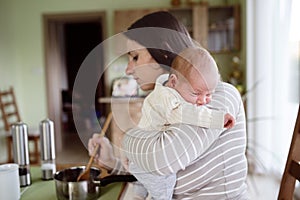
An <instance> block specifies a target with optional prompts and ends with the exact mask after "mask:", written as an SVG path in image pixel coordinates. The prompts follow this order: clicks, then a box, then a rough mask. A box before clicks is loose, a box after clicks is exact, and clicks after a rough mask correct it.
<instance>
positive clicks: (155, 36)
mask: <svg viewBox="0 0 300 200" xmlns="http://www.w3.org/2000/svg"><path fill="white" fill-rule="evenodd" d="M124 34H125V35H126V36H127V37H128V38H129V39H131V40H134V41H136V42H138V43H139V44H141V45H143V46H145V47H146V48H147V49H148V51H149V53H150V54H151V56H152V57H153V58H154V59H155V61H156V62H158V63H159V64H161V65H162V67H164V68H165V69H168V70H169V67H170V66H171V63H172V61H173V60H174V58H175V57H176V56H177V54H179V53H180V52H181V51H182V50H183V49H185V48H187V47H191V46H195V44H194V41H193V40H192V38H191V36H190V34H189V33H188V31H187V29H186V27H185V26H184V25H183V24H182V23H181V22H180V21H178V20H177V19H176V18H175V17H174V16H173V15H172V14H170V13H169V12H166V11H158V12H154V13H150V14H148V15H145V16H143V17H142V18H140V19H138V20H137V21H135V22H134V23H133V24H132V25H131V26H130V27H129V28H128V31H127V32H124Z"/></svg>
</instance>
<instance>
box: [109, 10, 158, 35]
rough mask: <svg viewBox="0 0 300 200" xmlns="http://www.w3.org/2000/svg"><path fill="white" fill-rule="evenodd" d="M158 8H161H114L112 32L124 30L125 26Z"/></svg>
mask: <svg viewBox="0 0 300 200" xmlns="http://www.w3.org/2000/svg"><path fill="white" fill-rule="evenodd" d="M159 10H162V9H137V10H116V11H115V13H114V24H115V27H114V32H115V33H120V32H122V31H126V30H127V28H128V27H129V26H130V25H131V24H132V23H133V22H135V21H136V20H137V19H139V18H141V17H143V16H144V15H146V14H149V13H152V12H155V11H159Z"/></svg>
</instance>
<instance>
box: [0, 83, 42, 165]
mask: <svg viewBox="0 0 300 200" xmlns="http://www.w3.org/2000/svg"><path fill="white" fill-rule="evenodd" d="M0 109H1V113H2V115H1V117H2V120H3V123H4V129H5V131H6V134H7V137H6V139H7V153H8V160H7V162H13V155H12V152H13V151H12V143H13V141H12V135H11V133H10V127H11V125H12V124H13V123H16V122H20V121H21V117H20V114H19V110H18V106H17V102H16V97H15V94H14V90H13V88H12V87H10V88H9V89H8V90H2V91H0ZM39 140H40V135H39V132H38V130H36V131H32V130H28V142H29V143H31V142H32V143H33V145H34V149H33V150H31V149H29V153H30V162H31V163H32V164H37V163H39V160H40V153H39V145H38V143H39Z"/></svg>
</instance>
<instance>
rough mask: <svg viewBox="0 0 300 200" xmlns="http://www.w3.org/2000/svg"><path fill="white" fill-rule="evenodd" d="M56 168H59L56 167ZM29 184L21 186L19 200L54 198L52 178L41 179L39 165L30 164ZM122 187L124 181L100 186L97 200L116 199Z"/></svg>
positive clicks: (52, 199)
mask: <svg viewBox="0 0 300 200" xmlns="http://www.w3.org/2000/svg"><path fill="white" fill-rule="evenodd" d="M58 170H60V168H59V167H58ZM30 173H31V185H29V186H27V187H21V198H20V200H40V199H43V200H55V199H56V190H55V182H54V180H47V181H46V180H42V179H41V168H40V166H31V168H30ZM123 189H124V183H112V184H109V185H107V186H105V187H101V191H102V194H101V196H100V198H99V200H117V199H118V198H119V194H120V193H121V192H122V191H123Z"/></svg>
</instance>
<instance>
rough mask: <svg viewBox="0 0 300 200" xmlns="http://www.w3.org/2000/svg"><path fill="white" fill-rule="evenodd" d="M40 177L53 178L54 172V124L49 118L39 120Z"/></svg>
mask: <svg viewBox="0 0 300 200" xmlns="http://www.w3.org/2000/svg"><path fill="white" fill-rule="evenodd" d="M40 134H41V142H40V143H41V162H42V166H41V169H42V179H44V180H50V179H53V175H54V173H55V172H56V165H55V138H54V124H53V122H52V121H51V120H50V119H45V120H43V121H41V122H40Z"/></svg>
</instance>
